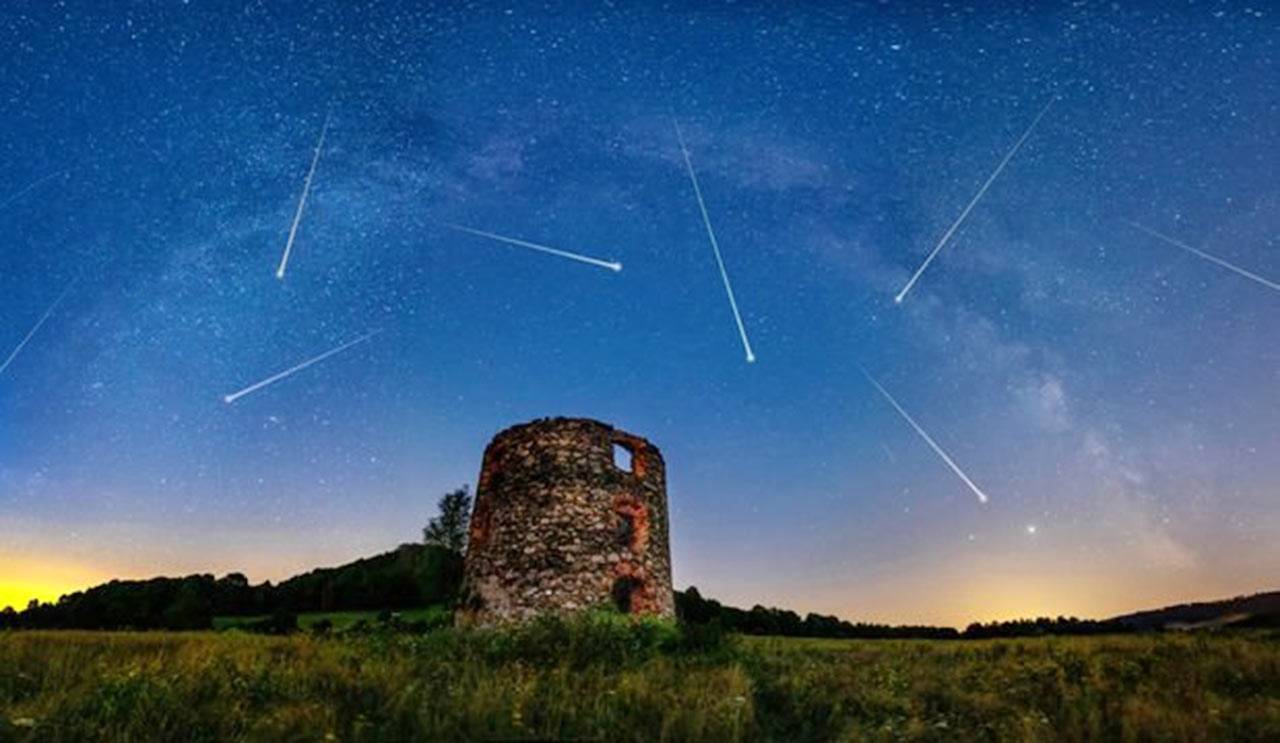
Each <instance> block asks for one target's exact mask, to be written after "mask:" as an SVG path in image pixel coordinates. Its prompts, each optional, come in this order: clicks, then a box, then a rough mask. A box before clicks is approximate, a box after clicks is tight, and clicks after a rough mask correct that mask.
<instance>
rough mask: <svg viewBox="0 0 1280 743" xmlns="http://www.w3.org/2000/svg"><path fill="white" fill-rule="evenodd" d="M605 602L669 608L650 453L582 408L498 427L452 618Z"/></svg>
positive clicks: (654, 457)
mask: <svg viewBox="0 0 1280 743" xmlns="http://www.w3.org/2000/svg"><path fill="white" fill-rule="evenodd" d="M627 455H629V457H630V467H629V469H628V468H626V464H627V463H626V459H627ZM605 605H612V606H615V607H617V608H618V609H619V610H620V611H623V612H625V613H628V614H649V615H657V616H661V617H673V616H674V614H675V609H674V600H673V597H672V593H671V548H670V545H669V542H668V538H667V488H666V469H665V467H664V465H663V462H662V455H661V454H660V453H659V452H658V449H657V447H655V446H654V445H652V444H650V443H649V442H648V441H645V440H644V439H642V438H640V437H639V436H633V435H631V434H629V433H625V432H623V431H619V430H617V429H615V428H613V427H612V426H609V425H608V424H605V423H601V422H599V421H594V420H589V419H586V418H543V419H540V420H536V421H533V422H531V423H525V424H523V425H518V426H513V427H511V428H508V429H507V430H505V431H503V432H502V433H499V434H498V435H497V436H495V437H494V438H493V441H492V442H490V444H489V446H488V448H487V449H485V452H484V463H483V465H482V466H481V469H480V482H479V484H478V486H477V487H476V500H475V507H474V510H473V512H472V514H471V531H470V537H469V543H468V547H467V560H466V584H465V598H464V604H463V607H462V609H463V610H462V612H461V617H462V621H469V622H476V623H480V624H493V623H500V622H509V621H522V620H525V619H528V618H530V617H533V616H537V615H539V614H546V613H557V612H572V611H576V610H579V609H586V608H591V607H598V606H605Z"/></svg>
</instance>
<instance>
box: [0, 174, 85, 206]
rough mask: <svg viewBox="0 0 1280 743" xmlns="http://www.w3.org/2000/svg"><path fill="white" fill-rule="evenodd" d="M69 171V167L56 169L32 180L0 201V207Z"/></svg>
mask: <svg viewBox="0 0 1280 743" xmlns="http://www.w3.org/2000/svg"><path fill="white" fill-rule="evenodd" d="M70 172H71V169H70V168H65V169H63V170H59V171H58V172H56V173H50V174H49V175H46V176H45V177H43V178H40V179H37V180H36V181H34V182H33V183H31V185H29V186H27V187H26V188H24V189H22V190H21V191H19V192H17V193H15V194H14V195H12V196H10V197H9V198H7V199H5V200H4V203H0V209H4V208H5V207H7V206H9V205H10V204H12V203H13V202H15V201H17V200H18V199H20V198H22V197H23V196H26V195H27V194H28V193H30V192H31V191H32V190H34V189H35V188H36V187H38V186H39V185H40V184H42V183H44V182H45V181H51V180H53V179H54V178H57V177H58V176H60V175H65V174H67V173H70Z"/></svg>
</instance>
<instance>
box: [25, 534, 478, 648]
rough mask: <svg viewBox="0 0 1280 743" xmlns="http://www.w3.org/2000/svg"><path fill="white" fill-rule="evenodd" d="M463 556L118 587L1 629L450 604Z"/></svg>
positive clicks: (169, 623) (188, 624)
mask: <svg viewBox="0 0 1280 743" xmlns="http://www.w3.org/2000/svg"><path fill="white" fill-rule="evenodd" d="M461 582H462V556H461V555H459V554H457V553H456V552H452V551H450V550H446V549H443V548H441V547H435V546H428V545H421V544H404V545H401V546H400V547H398V548H397V549H395V550H392V551H391V552H385V553H383V554H380V555H375V556H373V557H368V558H364V559H360V560H356V561H354V562H350V563H347V564H345V565H340V566H338V567H333V568H320V569H317V570H312V571H310V572H308V573H304V574H302V575H298V576H295V577H293V578H290V579H288V580H286V581H284V582H282V583H280V584H279V585H272V584H271V582H270V581H267V582H265V583H261V584H258V585H251V584H250V583H249V580H248V579H247V578H246V577H245V576H244V575H242V574H240V573H230V574H228V575H225V576H223V577H221V578H216V579H215V578H214V576H213V575H210V574H197V575H188V576H184V577H181V578H151V579H149V580H113V581H111V582H109V583H104V584H102V585H100V586H94V587H93V588H90V589H87V590H85V591H77V592H75V593H72V594H68V595H66V596H63V597H61V598H60V599H58V602H57V603H56V604H37V605H33V606H30V607H28V608H27V610H26V611H23V612H21V613H18V612H15V611H13V610H12V609H6V610H5V611H4V612H0V629H2V628H4V627H20V628H27V629H208V628H209V627H211V626H212V622H213V617H214V616H219V615H246V614H270V613H273V612H277V611H287V612H295V613H296V612H305V611H357V610H369V609H406V608H411V607H422V606H429V605H432V604H443V603H449V602H451V601H453V599H454V598H455V597H456V595H457V592H458V590H459V587H460V586H461Z"/></svg>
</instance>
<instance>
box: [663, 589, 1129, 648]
mask: <svg viewBox="0 0 1280 743" xmlns="http://www.w3.org/2000/svg"><path fill="white" fill-rule="evenodd" d="M676 613H677V614H678V615H679V616H680V619H681V621H684V622H688V623H690V624H711V623H719V624H720V626H722V627H723V628H724V629H725V630H727V631H729V632H740V633H742V634H747V635H781V636H784V637H824V638H837V639H839V638H882V639H925V640H958V639H966V640H977V639H985V638H993V637H1034V636H1038V635H1100V634H1116V633H1124V632H1134V631H1136V630H1135V628H1134V627H1132V626H1130V625H1126V624H1122V623H1120V622H1117V621H1115V620H1108V621H1094V620H1087V619H1076V618H1075V617H1071V618H1067V617H1058V618H1057V619H1049V618H1047V617H1045V618H1040V619H1017V620H1013V621H1009V622H991V623H989V624H978V623H974V624H971V625H969V626H968V627H967V628H966V629H965V630H964V632H958V631H956V630H955V629H954V628H951V627H928V626H893V625H887V624H867V623H865V622H857V623H854V622H850V621H848V620H844V619H840V618H838V617H833V616H824V615H821V614H808V615H806V616H805V617H804V618H803V619H801V618H800V615H799V614H796V613H795V612H794V611H788V610H786V609H775V608H766V607H763V606H758V605H757V606H753V607H752V608H751V609H750V610H745V609H738V608H736V607H732V606H724V605H722V604H721V603H720V602H719V601H716V600H714V599H704V598H703V597H702V594H700V593H698V589H697V588H694V587H692V586H690V587H689V589H688V590H686V591H684V592H679V591H677V592H676Z"/></svg>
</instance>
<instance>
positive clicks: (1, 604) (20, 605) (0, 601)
mask: <svg viewBox="0 0 1280 743" xmlns="http://www.w3.org/2000/svg"><path fill="white" fill-rule="evenodd" d="M421 546H424V545H423V543H422V542H402V543H400V544H398V545H396V546H395V547H393V548H391V549H388V550H384V551H383V552H380V553H377V554H379V555H380V554H386V553H390V552H394V551H396V550H400V549H402V548H404V547H421ZM374 556H375V555H361V556H359V557H356V558H353V560H351V561H348V562H345V563H341V564H333V565H314V566H311V567H310V568H307V569H304V570H299V571H297V572H295V573H292V574H290V575H285V576H282V577H280V578H279V579H270V578H268V579H262V580H254V578H253V576H251V575H248V574H246V573H244V571H240V570H232V571H229V572H225V573H220V572H212V571H196V572H194V573H187V574H179V575H149V576H138V577H121V576H116V577H114V578H111V579H108V580H104V581H102V582H100V583H95V584H93V585H89V586H81V587H78V588H75V589H71V590H67V591H65V592H63V593H62V594H60V595H59V596H56V597H54V598H52V599H49V600H45V599H39V598H38V597H36V596H32V597H30V598H28V599H25V600H22V601H21V602H9V603H6V600H5V597H4V595H3V594H0V611H4V610H6V609H13V610H15V611H22V609H24V608H26V607H27V606H28V605H29V602H30V601H32V600H39V601H41V602H42V603H56V602H57V601H58V600H60V599H61V598H62V597H64V596H67V595H71V594H74V593H78V592H81V591H85V590H88V589H90V588H95V587H98V586H102V585H106V584H107V583H109V582H112V581H117V580H119V581H147V580H154V579H159V578H185V577H190V576H192V575H212V576H214V577H215V578H222V577H226V576H228V575H232V574H240V575H244V576H245V577H246V578H247V579H248V581H249V583H250V584H251V585H262V584H265V583H271V584H273V585H278V584H279V583H281V582H284V581H285V580H288V579H290V578H294V577H297V576H300V575H304V574H306V573H309V572H311V571H315V570H328V569H334V568H339V567H342V566H343V565H347V564H350V563H351V562H354V561H355V560H359V559H364V558H369V557H374ZM691 589H697V586H694V585H692V584H690V585H687V586H685V587H684V588H678V587H677V588H675V589H674V590H676V591H677V592H687V591H689V590H691ZM697 590H698V592H699V594H700V595H702V598H704V599H714V600H717V601H721V603H722V604H723V605H726V606H736V607H737V608H740V609H750V608H752V607H753V606H756V605H763V606H765V607H766V608H773V609H782V610H789V609H791V610H793V609H792V608H791V607H788V606H769V605H765V604H762V603H761V602H758V601H757V602H749V603H742V604H735V603H734V602H732V601H728V602H726V601H722V600H720V599H719V598H718V597H716V596H713V595H710V594H709V593H706V592H704V591H703V590H702V589H697ZM1268 593H1280V589H1263V590H1260V591H1253V592H1251V593H1248V594H1234V595H1230V596H1215V597H1198V598H1188V599H1185V600H1181V601H1176V602H1172V603H1168V604H1163V605H1160V606H1143V607H1132V608H1130V609H1129V610H1126V611H1123V612H1116V613H1113V614H1110V615H1107V616H1081V615H1075V614H1056V615H1049V614H1040V615H1022V616H1007V617H992V618H987V619H973V620H971V621H968V622H960V623H956V624H946V623H941V624H933V623H922V622H912V621H899V622H888V621H875V620H869V619H867V618H865V617H858V616H845V615H838V614H837V615H826V616H836V618H837V619H841V620H845V621H849V622H852V623H854V624H857V623H859V622H866V623H870V624H890V625H897V626H908V625H919V626H935V627H944V628H945V627H949V628H953V629H956V630H963V629H964V628H965V627H967V626H969V625H971V624H975V623H976V624H987V623H992V622H1007V621H1016V620H1034V619H1040V618H1049V619H1053V618H1057V617H1067V618H1071V619H1082V620H1097V621H1104V620H1110V619H1113V618H1115V617H1118V616H1124V615H1128V614H1136V613H1141V612H1145V611H1153V610H1161V609H1168V608H1172V607H1174V606H1179V605H1193V604H1201V603H1215V602H1219V601H1228V600H1234V599H1241V598H1248V597H1250V596H1255V595H1261V594H1268ZM13 595H14V596H16V595H17V594H16V593H15V594H13ZM793 611H794V610H793ZM797 613H798V614H800V616H801V617H803V616H804V615H805V612H797ZM815 613H820V612H815Z"/></svg>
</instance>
